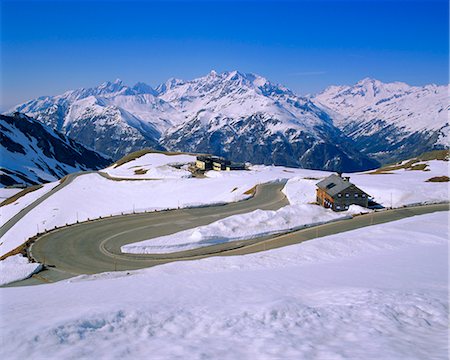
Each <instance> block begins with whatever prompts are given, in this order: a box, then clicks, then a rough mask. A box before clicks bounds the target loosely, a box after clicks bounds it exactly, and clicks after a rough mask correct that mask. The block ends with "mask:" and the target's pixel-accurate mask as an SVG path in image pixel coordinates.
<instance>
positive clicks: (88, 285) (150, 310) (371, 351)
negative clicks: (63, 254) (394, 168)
mask: <svg viewBox="0 0 450 360" xmlns="http://www.w3.org/2000/svg"><path fill="white" fill-rule="evenodd" d="M448 216H449V213H447V212H438V213H434V214H428V215H422V216H420V217H412V218H408V219H404V220H401V221H397V222H392V223H387V224H382V225H375V226H371V227H368V228H364V229H358V230H354V231H351V232H348V233H343V234H338V235H334V236H328V237H324V238H320V239H316V240H311V241H308V242H305V243H302V244H298V245H293V246H289V247H285V248H281V249H276V250H271V251H267V252H262V253H257V254H251V255H245V256H234V257H214V258H208V259H203V260H198V261H191V262H176V263H171V264H167V265H162V266H158V267H153V268H150V269H146V270H141V271H137V272H132V273H109V274H108V273H107V274H101V275H97V276H85V277H80V278H78V279H75V280H72V281H71V282H60V283H56V284H51V285H42V286H31V287H19V288H6V289H0V299H1V307H2V321H1V322H0V330H1V333H2V340H3V342H2V346H1V347H0V357H1V358H3V359H24V358H27V359H41V358H43V357H45V358H48V359H81V358H82V359H105V358H108V359H111V358H121V359H144V358H152V359H186V358H188V359H205V358H211V359H252V360H253V359H277V360H278V359H348V358H351V359H383V360H384V359H417V360H419V359H421V360H422V359H446V358H447V356H448V338H447V336H448V311H449V308H448V259H447V254H448V236H449V234H448ZM50 314H51V316H49V315H50ZM30 319H32V321H30Z"/></svg>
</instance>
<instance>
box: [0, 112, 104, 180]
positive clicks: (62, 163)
mask: <svg viewBox="0 0 450 360" xmlns="http://www.w3.org/2000/svg"><path fill="white" fill-rule="evenodd" d="M0 129H1V133H0V139H1V142H0V153H1V156H0V175H1V176H0V184H1V185H3V186H4V185H13V184H27V185H30V184H37V183H42V182H48V181H55V180H57V179H59V178H61V177H63V176H64V175H67V174H68V173H72V172H76V171H81V170H90V169H99V168H102V167H104V166H105V165H107V164H109V163H110V160H109V159H107V158H106V157H104V156H103V155H100V154H98V153H96V152H95V151H92V150H88V149H87V148H85V147H84V146H83V145H80V144H78V143H77V142H75V141H74V140H72V139H70V138H68V137H66V136H64V135H62V134H60V133H57V132H55V131H53V130H52V129H50V128H49V127H47V126H45V125H43V124H42V123H40V122H39V121H36V120H34V119H32V118H29V117H27V116H25V115H22V114H15V115H14V116H5V115H0Z"/></svg>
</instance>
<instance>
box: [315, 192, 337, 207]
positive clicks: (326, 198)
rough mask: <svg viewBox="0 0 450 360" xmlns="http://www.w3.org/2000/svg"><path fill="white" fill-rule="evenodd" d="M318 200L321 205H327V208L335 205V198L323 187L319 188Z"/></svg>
mask: <svg viewBox="0 0 450 360" xmlns="http://www.w3.org/2000/svg"><path fill="white" fill-rule="evenodd" d="M316 200H317V203H318V204H319V205H322V206H323V207H326V208H332V207H333V203H334V199H333V198H332V197H331V196H330V195H328V194H327V193H326V192H325V191H324V190H322V189H317V192H316Z"/></svg>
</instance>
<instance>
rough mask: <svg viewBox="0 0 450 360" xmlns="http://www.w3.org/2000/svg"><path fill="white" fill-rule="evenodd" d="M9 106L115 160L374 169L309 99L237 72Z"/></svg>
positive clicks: (107, 86)
mask: <svg viewBox="0 0 450 360" xmlns="http://www.w3.org/2000/svg"><path fill="white" fill-rule="evenodd" d="M13 111H20V112H25V113H27V114H29V115H32V116H35V117H36V118H37V119H38V120H40V121H42V122H44V123H46V124H48V125H51V126H53V127H55V128H56V129H58V130H62V131H64V132H65V133H66V134H68V135H69V136H71V137H72V138H74V139H77V140H78V141H80V142H82V143H83V144H86V145H88V146H91V147H93V148H94V149H96V150H100V151H102V152H104V153H106V154H109V155H111V156H112V157H114V158H119V157H120V156H122V155H125V154H126V153H128V152H130V151H133V150H138V149H140V148H142V147H153V148H156V149H162V148H166V149H169V150H181V151H193V152H209V153H215V154H217V155H224V156H227V157H230V158H231V159H233V160H235V161H250V162H253V163H263V164H279V165H292V166H303V167H308V168H320V169H327V170H346V171H352V170H361V169H367V168H371V167H372V168H373V167H376V162H374V161H371V160H370V159H368V158H367V157H365V156H364V155H361V154H360V153H359V152H358V151H355V149H354V148H353V147H352V144H351V142H349V141H348V139H347V138H346V137H345V136H343V135H342V133H341V131H340V130H339V129H337V128H336V127H335V126H334V125H333V123H332V121H331V119H330V117H329V116H328V115H327V114H326V113H325V112H324V111H322V110H321V109H319V108H318V107H317V106H315V105H314V104H313V103H312V102H311V101H310V100H308V99H306V98H302V97H299V96H296V95H295V94H294V93H292V92H291V91H290V90H288V89H286V88H285V87H283V86H279V85H274V84H272V83H270V82H269V81H267V80H266V79H264V78H262V77H260V76H258V75H254V74H242V73H239V72H237V71H233V72H224V73H222V74H218V73H216V72H214V71H213V72H211V73H210V74H208V75H206V76H204V77H200V78H198V79H194V80H192V81H183V80H177V79H171V80H169V81H167V82H166V83H164V84H162V85H160V86H158V87H157V88H156V90H154V89H152V88H151V87H149V86H148V85H145V84H142V83H141V84H137V85H135V86H134V87H128V86H125V85H123V83H122V82H121V81H120V80H116V81H115V82H114V83H110V82H108V83H104V84H102V85H100V86H99V87H96V88H91V89H79V90H73V91H68V92H66V93H64V94H62V95H58V96H53V97H42V98H39V99H36V100H32V101H29V102H27V103H25V104H22V105H18V106H16V107H15V108H14V109H13Z"/></svg>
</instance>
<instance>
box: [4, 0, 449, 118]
mask: <svg viewBox="0 0 450 360" xmlns="http://www.w3.org/2000/svg"><path fill="white" fill-rule="evenodd" d="M1 4H2V9H1V10H2V11H1V16H2V18H1V20H2V21H1V36H2V38H1V41H2V45H1V50H2V53H1V60H2V63H1V66H2V81H1V82H2V100H1V104H0V108H1V109H2V110H5V109H6V108H8V107H9V106H12V105H14V104H16V103H18V102H22V101H25V100H28V99H31V98H34V97H37V96H41V95H54V94H58V93H61V92H63V91H65V90H68V89H72V88H78V87H89V86H95V85H97V84H99V83H101V82H103V81H106V80H114V79H116V78H121V79H122V80H123V81H124V82H126V83H130V84H132V83H134V82H137V81H144V82H146V83H149V84H150V85H157V84H158V83H160V82H163V81H165V80H166V79H167V78H169V77H179V78H183V79H191V78H194V77H197V76H201V75H204V74H206V73H207V72H209V71H210V70H211V69H215V70H217V71H223V70H234V69H237V70H240V71H243V72H255V73H258V74H260V75H263V76H265V77H267V78H268V79H270V80H272V81H274V82H278V83H282V84H284V85H286V86H288V87H289V88H291V89H293V90H294V91H296V92H298V93H300V94H305V93H312V92H317V91H319V90H321V89H322V88H324V87H326V86H327V85H330V84H350V83H354V82H356V81H358V80H359V79H361V78H363V77H367V76H369V77H374V78H378V79H380V80H382V81H395V80H399V81H405V82H407V83H410V84H413V85H422V84H426V83H438V84H444V83H447V82H448V3H447V1H446V0H425V1H420V0H410V1H408V0H395V1H380V0H359V1H356V0H353V1H338V0H330V1H322V0H319V1H294V0H291V1H284V2H283V1H246V2H242V1H200V2H191V1H178V2H175V1H159V2H152V1H97V2H93V1H76V2H75V1H73V2H71V1H27V2H25V1H17V0H16V1H5V0H2V2H1Z"/></svg>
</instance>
